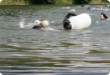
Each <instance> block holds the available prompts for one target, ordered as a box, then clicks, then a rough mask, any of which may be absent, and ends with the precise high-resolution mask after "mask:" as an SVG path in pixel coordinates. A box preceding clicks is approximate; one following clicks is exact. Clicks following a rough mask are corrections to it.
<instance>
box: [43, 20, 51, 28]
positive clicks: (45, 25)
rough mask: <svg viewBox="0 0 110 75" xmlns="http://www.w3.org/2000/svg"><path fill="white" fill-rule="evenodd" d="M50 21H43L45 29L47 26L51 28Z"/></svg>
mask: <svg viewBox="0 0 110 75" xmlns="http://www.w3.org/2000/svg"><path fill="white" fill-rule="evenodd" d="M49 24H50V23H49V21H48V20H43V21H42V25H43V26H44V27H47V26H49Z"/></svg>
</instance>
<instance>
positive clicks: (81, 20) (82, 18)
mask: <svg viewBox="0 0 110 75" xmlns="http://www.w3.org/2000/svg"><path fill="white" fill-rule="evenodd" d="M68 20H69V21H70V25H71V29H84V28H87V27H89V26H90V25H91V23H92V20H91V17H90V15H89V14H86V13H82V14H79V15H77V16H71V17H70V18H69V19H68Z"/></svg>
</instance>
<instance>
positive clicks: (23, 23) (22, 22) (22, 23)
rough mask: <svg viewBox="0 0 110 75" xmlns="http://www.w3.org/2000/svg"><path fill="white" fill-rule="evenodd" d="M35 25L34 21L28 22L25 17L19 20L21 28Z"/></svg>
mask: <svg viewBox="0 0 110 75" xmlns="http://www.w3.org/2000/svg"><path fill="white" fill-rule="evenodd" d="M33 26H34V23H27V24H26V22H25V18H21V20H20V22H19V27H20V28H32V27H33Z"/></svg>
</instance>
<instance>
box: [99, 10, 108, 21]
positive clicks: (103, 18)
mask: <svg viewBox="0 0 110 75" xmlns="http://www.w3.org/2000/svg"><path fill="white" fill-rule="evenodd" d="M106 19H108V17H107V15H106V14H105V13H104V12H101V15H100V20H106Z"/></svg>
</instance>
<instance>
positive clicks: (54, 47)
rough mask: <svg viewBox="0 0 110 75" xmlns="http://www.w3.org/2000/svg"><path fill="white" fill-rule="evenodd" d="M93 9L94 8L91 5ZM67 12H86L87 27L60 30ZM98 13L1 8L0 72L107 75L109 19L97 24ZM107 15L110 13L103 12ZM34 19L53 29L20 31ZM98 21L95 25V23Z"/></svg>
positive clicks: (9, 74) (13, 74) (10, 74)
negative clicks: (45, 23)
mask: <svg viewBox="0 0 110 75" xmlns="http://www.w3.org/2000/svg"><path fill="white" fill-rule="evenodd" d="M94 7H95V6H94ZM70 9H76V11H77V12H78V14H79V13H82V12H86V13H89V14H90V15H91V17H92V19H93V22H92V25H91V27H90V28H87V29H84V30H71V31H66V30H63V28H62V27H63V26H62V20H63V18H64V17H65V14H66V13H67V12H68V11H69V10H70ZM100 12H101V11H97V10H96V11H95V10H87V9H86V7H78V6H71V7H69V8H65V7H61V6H60V7H55V6H51V8H50V6H1V7H0V34H1V36H0V72H2V73H3V74H4V75H30V74H31V75H43V74H48V75H49V74H52V75H54V74H55V75H69V74H70V75H73V74H75V75H77V74H78V75H83V74H84V75H85V74H87V75H88V74H89V75H91V74H95V75H99V74H100V75H106V73H108V72H109V69H110V46H109V45H110V42H109V40H110V38H109V37H110V33H109V20H105V21H99V19H98V17H99V16H98V15H99V14H100ZM106 13H107V15H110V14H109V11H106ZM21 18H24V19H25V23H26V24H27V25H28V24H29V23H33V22H34V20H36V19H41V20H42V19H47V20H50V21H55V23H52V24H51V26H50V27H51V28H53V29H55V30H48V31H45V30H32V29H31V28H24V29H21V28H20V27H19V23H20V22H21ZM97 21H98V23H97Z"/></svg>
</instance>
